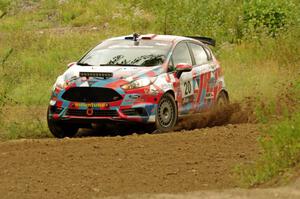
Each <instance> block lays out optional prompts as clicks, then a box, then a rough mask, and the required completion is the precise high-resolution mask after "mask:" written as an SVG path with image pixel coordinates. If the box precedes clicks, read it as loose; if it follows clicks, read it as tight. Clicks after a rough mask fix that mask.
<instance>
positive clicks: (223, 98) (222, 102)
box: [217, 91, 229, 108]
mask: <svg viewBox="0 0 300 199" xmlns="http://www.w3.org/2000/svg"><path fill="white" fill-rule="evenodd" d="M228 104H229V98H228V95H227V94H226V93H225V92H224V91H222V92H221V93H220V94H219V96H218V99H217V107H218V108H220V107H225V106H227V105H228Z"/></svg>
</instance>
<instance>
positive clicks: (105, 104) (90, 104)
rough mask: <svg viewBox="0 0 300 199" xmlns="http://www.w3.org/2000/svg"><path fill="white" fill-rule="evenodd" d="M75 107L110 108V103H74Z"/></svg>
mask: <svg viewBox="0 0 300 199" xmlns="http://www.w3.org/2000/svg"><path fill="white" fill-rule="evenodd" d="M74 105H75V107H83V108H108V107H109V104H108V103H80V102H78V103H74Z"/></svg>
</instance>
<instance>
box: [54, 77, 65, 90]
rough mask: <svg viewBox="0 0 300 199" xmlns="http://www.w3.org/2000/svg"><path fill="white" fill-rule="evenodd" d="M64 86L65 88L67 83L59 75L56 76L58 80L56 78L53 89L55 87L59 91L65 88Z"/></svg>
mask: <svg viewBox="0 0 300 199" xmlns="http://www.w3.org/2000/svg"><path fill="white" fill-rule="evenodd" d="M66 86H67V83H66V81H65V78H64V77H63V76H62V75H61V76H58V78H57V80H56V82H55V84H54V86H53V87H54V89H55V88H56V87H58V88H60V89H64V88H66Z"/></svg>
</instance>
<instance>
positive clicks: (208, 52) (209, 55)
mask: <svg viewBox="0 0 300 199" xmlns="http://www.w3.org/2000/svg"><path fill="white" fill-rule="evenodd" d="M204 50H205V51H206V54H207V55H208V60H209V61H210V60H212V55H211V50H210V49H209V48H208V47H204Z"/></svg>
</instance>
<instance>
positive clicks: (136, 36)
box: [133, 33, 140, 46]
mask: <svg viewBox="0 0 300 199" xmlns="http://www.w3.org/2000/svg"><path fill="white" fill-rule="evenodd" d="M139 37H140V35H139V34H138V33H133V41H134V45H135V46H138V45H139V44H140V42H139V40H138V38H139Z"/></svg>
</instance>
